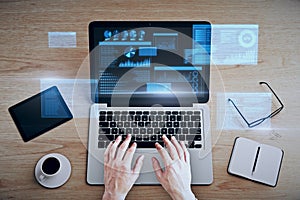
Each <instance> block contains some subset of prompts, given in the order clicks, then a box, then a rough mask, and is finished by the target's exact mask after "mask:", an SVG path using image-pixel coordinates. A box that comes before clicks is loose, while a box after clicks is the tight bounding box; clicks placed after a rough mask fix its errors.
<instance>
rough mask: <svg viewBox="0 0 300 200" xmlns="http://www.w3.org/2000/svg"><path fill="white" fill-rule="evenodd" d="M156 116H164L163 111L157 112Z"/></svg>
mask: <svg viewBox="0 0 300 200" xmlns="http://www.w3.org/2000/svg"><path fill="white" fill-rule="evenodd" d="M157 114H158V115H163V114H165V113H164V111H158V112H157Z"/></svg>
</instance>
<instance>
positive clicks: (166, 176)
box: [152, 135, 195, 200]
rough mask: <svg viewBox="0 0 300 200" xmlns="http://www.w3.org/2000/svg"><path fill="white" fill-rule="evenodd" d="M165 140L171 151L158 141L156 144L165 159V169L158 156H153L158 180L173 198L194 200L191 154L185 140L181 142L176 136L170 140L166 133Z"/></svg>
mask: <svg viewBox="0 0 300 200" xmlns="http://www.w3.org/2000/svg"><path fill="white" fill-rule="evenodd" d="M163 141H164V143H165V144H166V147H167V149H168V151H169V152H168V151H167V150H166V149H164V148H163V147H162V146H161V145H160V144H158V143H156V144H155V147H156V149H157V151H158V152H159V154H160V155H161V157H162V159H163V162H164V165H165V170H164V171H163V170H162V168H161V166H160V164H159V161H158V160H157V159H156V158H154V157H153V158H152V165H153V168H154V170H155V174H156V177H157V180H158V181H159V182H160V183H161V185H162V186H163V188H164V189H165V190H166V191H167V192H168V193H169V195H170V196H171V197H172V199H174V200H179V199H193V200H194V199H195V195H194V194H193V192H192V190H191V179H192V176H191V166H190V154H189V152H188V150H187V148H186V146H185V144H184V142H182V141H181V142H180V143H179V142H178V141H177V140H176V138H175V137H174V136H172V138H171V141H170V140H169V139H168V138H167V137H166V136H165V135H164V136H163Z"/></svg>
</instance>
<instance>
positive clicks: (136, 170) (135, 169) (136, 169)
mask: <svg viewBox="0 0 300 200" xmlns="http://www.w3.org/2000/svg"><path fill="white" fill-rule="evenodd" d="M143 161H144V155H141V156H139V157H138V159H137V160H136V161H135V165H134V167H133V170H132V171H133V173H134V174H140V171H141V169H142V166H143Z"/></svg>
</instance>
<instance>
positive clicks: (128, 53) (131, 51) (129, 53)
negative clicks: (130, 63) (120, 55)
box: [124, 47, 136, 58]
mask: <svg viewBox="0 0 300 200" xmlns="http://www.w3.org/2000/svg"><path fill="white" fill-rule="evenodd" d="M135 53H136V49H135V48H133V47H127V48H126V49H125V51H124V56H126V57H127V58H132V57H134V56H135Z"/></svg>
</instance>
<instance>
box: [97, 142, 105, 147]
mask: <svg viewBox="0 0 300 200" xmlns="http://www.w3.org/2000/svg"><path fill="white" fill-rule="evenodd" d="M104 147H105V141H98V148H99V149H102V148H104Z"/></svg>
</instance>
